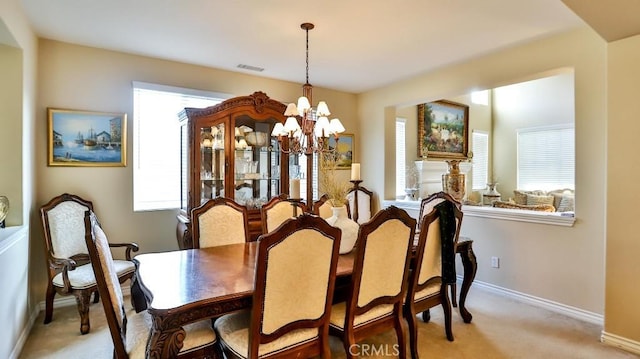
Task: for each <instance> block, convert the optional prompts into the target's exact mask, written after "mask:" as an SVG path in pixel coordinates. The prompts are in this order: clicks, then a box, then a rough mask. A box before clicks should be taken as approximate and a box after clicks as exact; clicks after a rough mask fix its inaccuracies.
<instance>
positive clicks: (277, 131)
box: [271, 122, 287, 136]
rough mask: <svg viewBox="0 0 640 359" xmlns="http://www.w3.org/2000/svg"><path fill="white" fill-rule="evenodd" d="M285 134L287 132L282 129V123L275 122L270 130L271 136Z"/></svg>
mask: <svg viewBox="0 0 640 359" xmlns="http://www.w3.org/2000/svg"><path fill="white" fill-rule="evenodd" d="M286 134H287V132H286V131H285V130H284V125H283V124H281V123H280V122H278V123H276V125H275V126H273V131H271V136H283V135H286Z"/></svg>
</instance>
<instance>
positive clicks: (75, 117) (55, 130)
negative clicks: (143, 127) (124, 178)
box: [47, 108, 127, 167]
mask: <svg viewBox="0 0 640 359" xmlns="http://www.w3.org/2000/svg"><path fill="white" fill-rule="evenodd" d="M47 120H48V127H47V138H48V147H47V149H48V156H47V165H48V166H67V167H78V166H79V167H125V166H126V165H127V114H126V113H109V112H95V111H78V110H66V109H56V108H47Z"/></svg>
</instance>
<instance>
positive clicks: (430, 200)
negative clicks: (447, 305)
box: [418, 191, 463, 321]
mask: <svg viewBox="0 0 640 359" xmlns="http://www.w3.org/2000/svg"><path fill="white" fill-rule="evenodd" d="M444 201H448V202H450V203H452V204H453V205H454V206H455V207H456V208H457V210H455V211H454V215H455V218H456V235H455V238H454V243H455V244H456V245H457V244H458V239H459V238H460V227H462V217H463V213H462V203H460V202H458V201H456V199H455V198H453V197H452V196H451V195H450V194H448V193H446V192H443V191H440V192H436V193H432V194H431V195H429V196H428V197H426V198H424V199H422V201H421V202H420V212H419V214H418V230H420V229H421V228H420V226H421V223H422V217H424V216H425V215H427V214H429V213H430V212H431V211H432V210H433V209H434V208H435V206H436V205H437V204H439V203H442V202H444ZM450 288H451V303H452V304H453V306H454V307H455V306H457V284H456V283H455V282H454V283H452V284H451V285H450ZM428 317H429V312H428V311H427V312H425V313H423V319H426V320H425V321H428V319H427V318H428Z"/></svg>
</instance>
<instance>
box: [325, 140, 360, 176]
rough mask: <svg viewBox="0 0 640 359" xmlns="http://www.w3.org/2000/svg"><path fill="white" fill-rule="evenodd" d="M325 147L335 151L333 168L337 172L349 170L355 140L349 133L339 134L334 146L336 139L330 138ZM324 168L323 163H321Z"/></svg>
mask: <svg viewBox="0 0 640 359" xmlns="http://www.w3.org/2000/svg"><path fill="white" fill-rule="evenodd" d="M325 146H329V149H335V152H332V153H334V156H335V166H336V169H338V170H348V169H351V162H353V158H354V152H353V151H354V149H355V139H354V135H353V134H351V133H341V134H340V137H339V138H338V142H337V144H336V139H335V138H334V137H333V136H331V137H329V140H328V141H327V144H326V145H325ZM323 166H324V161H323Z"/></svg>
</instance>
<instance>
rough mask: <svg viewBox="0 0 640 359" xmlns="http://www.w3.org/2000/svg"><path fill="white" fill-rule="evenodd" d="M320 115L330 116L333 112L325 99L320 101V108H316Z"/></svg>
mask: <svg viewBox="0 0 640 359" xmlns="http://www.w3.org/2000/svg"><path fill="white" fill-rule="evenodd" d="M316 113H317V114H318V116H329V115H331V112H329V106H327V103H326V102H324V101H320V102H318V109H317V110H316Z"/></svg>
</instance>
